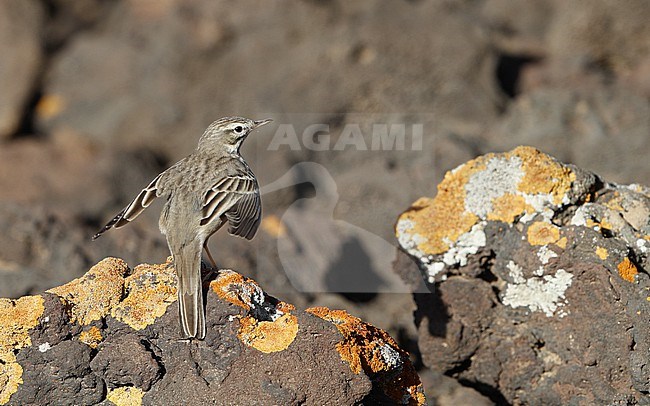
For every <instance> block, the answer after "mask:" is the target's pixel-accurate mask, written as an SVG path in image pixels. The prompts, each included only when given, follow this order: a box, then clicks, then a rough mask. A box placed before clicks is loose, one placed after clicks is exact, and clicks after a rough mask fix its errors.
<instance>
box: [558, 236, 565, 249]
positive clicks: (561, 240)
mask: <svg viewBox="0 0 650 406" xmlns="http://www.w3.org/2000/svg"><path fill="white" fill-rule="evenodd" d="M566 244H567V239H566V237H562V238H560V239H559V240H557V242H556V243H555V245H557V246H558V247H560V248H562V249H565V248H566Z"/></svg>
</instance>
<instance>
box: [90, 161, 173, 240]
mask: <svg viewBox="0 0 650 406" xmlns="http://www.w3.org/2000/svg"><path fill="white" fill-rule="evenodd" d="M163 173H164V172H163ZM163 173H161V174H160V175H158V176H156V178H155V179H154V180H152V181H151V183H149V185H148V186H147V187H146V188H144V189H142V191H141V192H140V193H139V194H138V195H137V196H136V198H135V199H133V201H132V202H131V203H129V205H128V206H126V207H125V208H124V210H122V211H121V212H119V213H118V214H117V216H115V217H113V219H112V220H111V221H109V222H108V223H107V224H106V225H105V226H104V227H103V228H102V229H101V230H99V231H98V232H97V234H95V235H94V236H93V240H96V239H97V238H99V236H100V235H102V234H104V233H105V232H106V231H108V230H110V229H111V228H120V227H124V226H125V225H127V224H129V222H131V221H133V220H135V218H136V217H138V216H139V215H140V213H142V212H143V211H144V209H146V208H147V207H149V205H150V204H151V202H153V200H154V199H155V198H156V197H158V181H159V180H160V177H161V176H162V175H163Z"/></svg>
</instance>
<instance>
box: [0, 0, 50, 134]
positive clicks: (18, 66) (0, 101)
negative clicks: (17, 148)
mask: <svg viewBox="0 0 650 406" xmlns="http://www.w3.org/2000/svg"><path fill="white" fill-rule="evenodd" d="M42 23H43V11H42V10H41V4H40V2H38V1H36V0H6V1H2V2H0V53H1V54H2V58H0V94H2V97H1V98H0V140H1V139H3V138H7V137H9V136H11V135H13V134H14V133H15V132H16V131H17V130H18V127H19V125H20V121H21V119H22V118H23V110H24V108H25V105H26V104H27V103H28V102H29V99H30V97H31V92H32V90H33V88H34V86H35V81H36V77H37V75H38V74H39V71H40V67H39V64H40V62H41V58H42V55H41V43H40V35H41V26H42Z"/></svg>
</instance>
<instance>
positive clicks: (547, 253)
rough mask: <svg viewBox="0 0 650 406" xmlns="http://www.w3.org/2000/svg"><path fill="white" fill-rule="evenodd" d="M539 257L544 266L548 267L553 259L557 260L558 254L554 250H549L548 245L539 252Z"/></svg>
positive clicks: (543, 246)
mask: <svg viewBox="0 0 650 406" xmlns="http://www.w3.org/2000/svg"><path fill="white" fill-rule="evenodd" d="M537 257H538V258H539V260H540V262H541V263H542V265H546V264H548V261H550V260H551V258H557V254H556V253H555V252H554V251H553V250H551V249H549V248H548V245H542V246H541V247H540V248H539V250H537Z"/></svg>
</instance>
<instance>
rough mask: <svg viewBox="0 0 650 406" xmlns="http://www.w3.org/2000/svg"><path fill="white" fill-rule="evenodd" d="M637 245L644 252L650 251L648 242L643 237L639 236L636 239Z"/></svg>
mask: <svg viewBox="0 0 650 406" xmlns="http://www.w3.org/2000/svg"><path fill="white" fill-rule="evenodd" d="M636 246H637V248H638V249H639V250H640V251H641V253H642V254H647V253H648V250H649V249H648V242H647V241H646V240H644V239H643V238H639V239H638V240H636Z"/></svg>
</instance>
